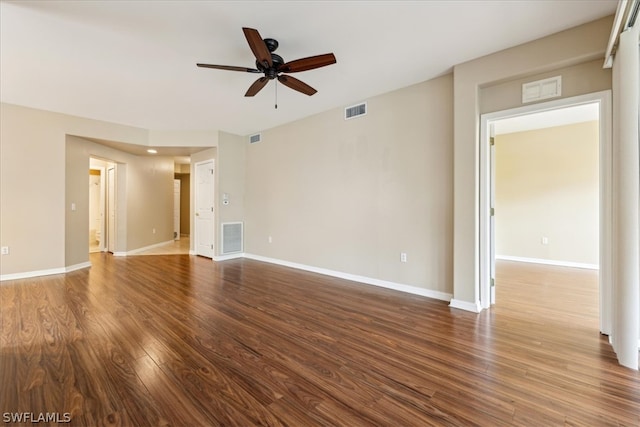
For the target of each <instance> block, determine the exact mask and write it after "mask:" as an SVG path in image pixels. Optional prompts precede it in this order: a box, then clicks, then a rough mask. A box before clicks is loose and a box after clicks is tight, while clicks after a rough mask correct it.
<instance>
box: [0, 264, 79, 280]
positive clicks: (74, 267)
mask: <svg viewBox="0 0 640 427" xmlns="http://www.w3.org/2000/svg"><path fill="white" fill-rule="evenodd" d="M89 267H91V263H90V262H83V263H80V264H74V265H70V266H68V267H61V268H50V269H47V270H35V271H25V272H23V273H11V274H2V275H0V282H4V281H5V280H19V279H30V278H32V277H40V276H51V275H54V274H64V273H70V272H72V271H76V270H80V269H83V268H89Z"/></svg>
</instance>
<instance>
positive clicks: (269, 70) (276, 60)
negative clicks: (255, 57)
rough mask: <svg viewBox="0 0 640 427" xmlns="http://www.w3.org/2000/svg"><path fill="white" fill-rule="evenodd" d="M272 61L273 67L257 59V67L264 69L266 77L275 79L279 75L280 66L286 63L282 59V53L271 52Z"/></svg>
mask: <svg viewBox="0 0 640 427" xmlns="http://www.w3.org/2000/svg"><path fill="white" fill-rule="evenodd" d="M267 40H269V39H267ZM271 63H272V65H271V67H265V66H264V64H262V63H261V62H259V61H256V68H257V69H258V70H260V71H262V72H263V73H264V75H265V76H266V77H268V78H269V79H271V80H273V79H275V78H276V77H278V68H280V67H281V66H282V65H283V64H284V59H282V57H281V56H280V55H277V54H275V53H271Z"/></svg>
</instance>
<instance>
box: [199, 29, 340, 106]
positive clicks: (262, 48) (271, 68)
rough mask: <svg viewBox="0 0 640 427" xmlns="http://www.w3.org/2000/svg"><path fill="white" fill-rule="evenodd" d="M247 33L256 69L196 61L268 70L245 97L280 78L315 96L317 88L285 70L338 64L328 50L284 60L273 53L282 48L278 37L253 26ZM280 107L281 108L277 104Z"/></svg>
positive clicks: (243, 69)
mask: <svg viewBox="0 0 640 427" xmlns="http://www.w3.org/2000/svg"><path fill="white" fill-rule="evenodd" d="M242 31H243V32H244V36H245V37H246V39H247V42H248V43H249V47H250V48H251V51H252V52H253V55H254V56H255V57H256V68H248V67H235V66H232V65H213V64H196V65H197V66H198V67H203V68H215V69H218V70H229V71H242V72H246V73H264V77H260V78H259V79H258V80H256V81H255V82H253V84H252V85H251V86H250V87H249V89H248V90H247V93H245V94H244V96H254V95H255V94H257V93H258V92H260V90H261V89H262V88H263V87H265V85H266V84H267V83H268V82H269V80H274V79H278V81H279V82H280V83H282V84H283V85H285V86H287V87H289V88H291V89H293V90H297V91H298V92H301V93H304V94H305V95H309V96H311V95H313V94H314V93H316V92H317V91H316V90H315V89H314V88H312V87H311V86H309V85H308V84H306V83H304V82H302V81H300V80H298V79H296V78H295V77H291V76H288V75H286V74H282V73H298V72H300V71H307V70H313V69H315V68H320V67H324V66H327V65H331V64H335V63H336V57H335V56H334V55H333V53H325V54H324V55H316V56H309V57H307V58H301V59H296V60H294V61H289V62H284V59H282V57H281V56H280V55H277V54H275V53H273V52H274V51H275V50H276V49H277V48H278V41H277V40H274V39H269V38H267V39H264V40H263V39H262V36H260V33H259V32H258V30H255V29H253V28H242ZM276 108H277V107H276Z"/></svg>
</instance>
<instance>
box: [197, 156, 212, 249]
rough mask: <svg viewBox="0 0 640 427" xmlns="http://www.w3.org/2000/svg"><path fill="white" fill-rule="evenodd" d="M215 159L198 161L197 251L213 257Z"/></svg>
mask: <svg viewBox="0 0 640 427" xmlns="http://www.w3.org/2000/svg"><path fill="white" fill-rule="evenodd" d="M213 178H214V169H213V160H208V161H205V162H200V163H196V185H195V187H196V188H195V192H196V200H195V208H196V212H195V221H194V222H195V228H196V230H195V233H194V234H195V251H196V255H200V256H204V257H207V258H213V242H214V239H213V230H214V227H213V214H214V212H213V191H214V187H213Z"/></svg>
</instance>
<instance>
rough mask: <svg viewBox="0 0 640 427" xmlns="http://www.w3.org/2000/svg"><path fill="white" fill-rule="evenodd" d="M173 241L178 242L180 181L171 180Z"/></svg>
mask: <svg viewBox="0 0 640 427" xmlns="http://www.w3.org/2000/svg"><path fill="white" fill-rule="evenodd" d="M173 239H174V240H180V180H179V179H174V180H173Z"/></svg>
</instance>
